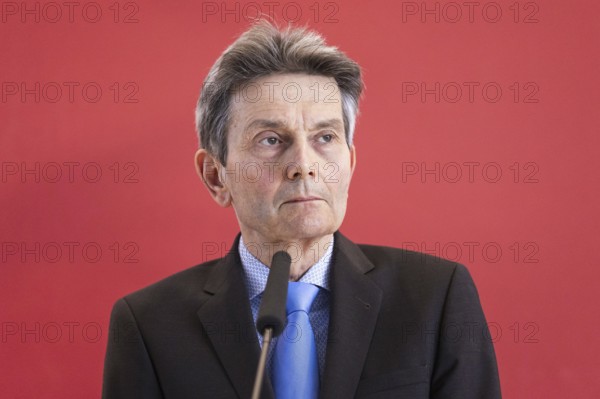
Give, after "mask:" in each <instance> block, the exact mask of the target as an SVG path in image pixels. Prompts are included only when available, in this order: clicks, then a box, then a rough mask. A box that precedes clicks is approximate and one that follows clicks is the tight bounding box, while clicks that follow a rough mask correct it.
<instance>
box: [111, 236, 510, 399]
mask: <svg viewBox="0 0 600 399" xmlns="http://www.w3.org/2000/svg"><path fill="white" fill-rule="evenodd" d="M239 237H240V236H239V234H238V236H237V237H236V240H235V242H234V244H233V247H232V251H230V252H229V253H228V254H227V255H226V256H225V257H224V258H222V259H217V260H213V261H209V262H206V263H203V264H201V265H198V266H195V267H192V268H190V269H187V270H184V271H182V272H180V273H177V274H175V275H173V276H170V277H168V278H166V279H164V280H162V281H160V282H158V283H156V284H153V285H151V286H149V287H147V288H144V289H142V290H140V291H137V292H135V293H133V294H131V295H128V296H126V297H124V298H122V299H120V300H119V301H117V303H116V304H115V306H114V308H113V311H112V315H111V321H110V325H111V329H110V333H109V338H108V348H107V353H106V360H105V368H104V385H103V397H104V398H107V399H116V398H124V399H135V398H148V399H150V398H182V399H183V398H211V399H212V398H242V399H249V398H250V396H251V392H252V386H253V383H254V374H255V369H256V365H257V364H258V358H259V354H260V347H259V343H258V339H257V336H256V330H255V328H254V325H253V320H252V314H251V310H250V303H249V300H248V295H247V291H246V287H245V284H244V277H243V269H242V266H241V260H240V257H239V254H238V251H237V246H238V241H239ZM332 256H333V258H332V264H331V265H332V266H331V297H330V298H331V302H330V303H331V313H330V323H329V336H328V344H327V352H326V365H325V371H324V378H323V381H322V382H321V392H320V398H322V399H344V398H353V397H356V398H410V399H418V398H457V399H495V398H500V386H499V380H498V371H497V366H496V358H495V354H494V349H493V345H492V343H491V339H490V336H489V332H488V330H487V326H486V321H485V318H484V315H483V311H482V309H481V305H480V303H479V297H478V294H477V291H476V289H475V286H474V284H473V281H472V279H471V277H470V275H469V272H468V271H467V269H466V268H465V267H464V266H462V265H460V264H457V263H454V262H450V261H447V260H443V259H440V258H436V257H433V256H430V255H425V254H420V253H417V252H411V251H406V250H402V249H396V248H389V247H381V246H372V245H356V244H354V243H353V242H351V241H350V240H348V239H347V238H346V237H344V236H343V235H342V234H341V233H339V232H336V233H335V244H334V250H333V255H332ZM262 397H263V398H273V390H272V387H271V383H270V381H269V379H268V378H265V383H264V384H263V392H262Z"/></svg>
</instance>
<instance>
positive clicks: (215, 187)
mask: <svg viewBox="0 0 600 399" xmlns="http://www.w3.org/2000/svg"><path fill="white" fill-rule="evenodd" d="M194 163H195V165H196V173H198V176H199V177H200V179H201V180H202V183H204V185H205V186H206V188H207V189H208V192H209V193H210V196H211V197H212V198H213V199H214V200H215V202H216V203H217V204H219V205H220V206H222V207H224V208H225V207H228V206H229V205H231V193H230V192H229V188H228V187H227V186H226V185H225V184H224V182H223V181H222V179H221V173H222V172H221V171H222V170H225V167H224V166H222V165H221V163H220V162H219V161H218V160H217V159H216V158H215V157H214V156H213V155H211V154H210V153H209V152H208V151H206V150H205V149H204V148H200V149H199V150H198V151H196V154H195V155H194Z"/></svg>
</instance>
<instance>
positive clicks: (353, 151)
mask: <svg viewBox="0 0 600 399" xmlns="http://www.w3.org/2000/svg"><path fill="white" fill-rule="evenodd" d="M355 168H356V148H355V147H354V144H352V146H351V147H350V177H352V175H353V174H354V169H355Z"/></svg>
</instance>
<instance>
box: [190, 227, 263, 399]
mask: <svg viewBox="0 0 600 399" xmlns="http://www.w3.org/2000/svg"><path fill="white" fill-rule="evenodd" d="M239 238H240V235H239V234H238V236H237V237H236V239H235V240H234V243H233V244H232V248H231V250H230V251H229V253H228V254H227V256H225V257H224V258H223V259H222V260H221V261H220V262H219V263H218V264H217V265H215V267H214V269H213V271H212V272H211V275H210V277H209V279H208V281H207V283H206V285H205V286H204V291H205V292H206V293H208V294H209V295H211V297H210V298H209V299H208V300H207V301H206V302H205V303H204V304H203V305H202V306H201V307H200V308H199V309H198V311H197V314H198V317H199V318H200V321H201V322H202V325H203V326H204V329H205V330H206V332H207V336H208V338H209V339H210V341H211V343H212V345H213V347H214V349H215V352H216V354H217V356H218V357H219V360H220V361H221V364H222V365H223V368H224V369H225V371H226V372H227V375H228V376H229V379H230V380H231V383H232V385H233V387H234V388H235V390H236V392H237V394H238V396H239V397H240V398H250V397H251V395H252V388H253V386H254V376H255V370H256V366H257V365H258V360H259V357H260V345H259V343H258V338H257V336H256V328H255V326H254V321H253V319H252V312H251V309H250V303H249V301H248V293H247V289H246V285H245V283H244V276H243V269H242V265H241V260H240V257H239V254H238V250H237V247H238V243H239ZM261 397H262V398H265V399H272V398H273V397H274V395H273V389H272V386H271V382H270V380H269V378H268V376H267V375H266V374H265V382H264V384H263V388H262V395H261Z"/></svg>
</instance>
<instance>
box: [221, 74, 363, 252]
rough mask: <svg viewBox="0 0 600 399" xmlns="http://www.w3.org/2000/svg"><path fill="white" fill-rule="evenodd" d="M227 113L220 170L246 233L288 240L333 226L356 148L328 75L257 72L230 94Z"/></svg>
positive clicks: (338, 220) (344, 198)
mask: <svg viewBox="0 0 600 399" xmlns="http://www.w3.org/2000/svg"><path fill="white" fill-rule="evenodd" d="M231 115H232V117H231V122H230V126H229V130H228V137H227V140H228V154H227V166H226V168H225V170H223V171H221V172H222V173H221V177H222V179H223V184H224V186H225V187H226V190H227V191H228V194H229V199H230V201H231V204H232V205H233V207H234V209H235V212H236V215H237V218H238V221H239V224H240V228H241V230H242V233H243V234H244V237H245V240H248V241H249V240H265V241H266V242H275V241H294V240H303V239H311V238H320V237H323V236H325V235H327V234H331V233H333V232H334V231H336V230H337V229H338V228H339V226H340V225H341V223H342V220H343V219H344V215H345V213H346V202H347V199H348V187H349V185H350V179H351V177H352V173H353V171H354V166H355V154H354V147H353V146H352V148H351V149H350V148H348V144H347V142H346V138H345V135H344V123H343V118H342V103H341V96H340V92H339V89H338V86H337V84H336V83H335V80H334V79H333V78H327V77H323V76H314V75H306V74H276V75H270V76H266V77H263V78H260V79H258V80H256V81H255V82H254V84H253V85H249V86H248V87H246V88H245V89H243V90H241V91H239V92H238V93H237V95H235V96H234V97H233V99H232V114H231ZM257 243H258V242H257ZM260 244H262V242H260Z"/></svg>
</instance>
